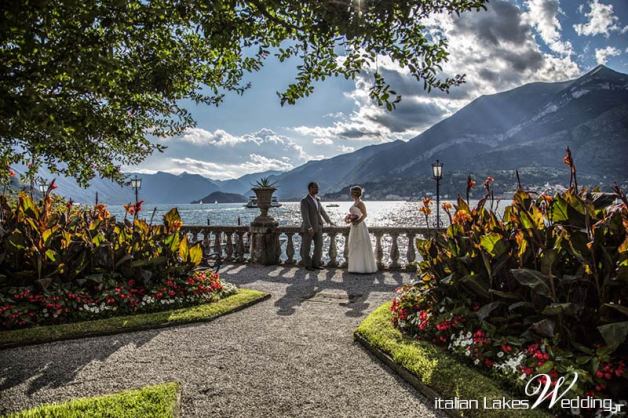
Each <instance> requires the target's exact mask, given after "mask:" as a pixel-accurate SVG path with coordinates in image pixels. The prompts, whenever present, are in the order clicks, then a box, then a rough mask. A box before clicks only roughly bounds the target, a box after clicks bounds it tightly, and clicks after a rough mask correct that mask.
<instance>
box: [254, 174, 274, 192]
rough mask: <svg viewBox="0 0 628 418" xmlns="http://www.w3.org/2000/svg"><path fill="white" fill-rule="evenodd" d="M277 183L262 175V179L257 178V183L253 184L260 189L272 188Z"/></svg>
mask: <svg viewBox="0 0 628 418" xmlns="http://www.w3.org/2000/svg"><path fill="white" fill-rule="evenodd" d="M275 184H277V183H274V182H271V181H270V177H262V178H261V179H259V180H257V181H256V182H255V184H253V187H257V188H260V189H270V188H272V187H274V186H275Z"/></svg>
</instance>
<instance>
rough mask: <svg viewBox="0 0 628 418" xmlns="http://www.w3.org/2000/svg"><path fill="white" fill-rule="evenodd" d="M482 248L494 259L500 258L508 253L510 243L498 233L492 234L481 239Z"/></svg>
mask: <svg viewBox="0 0 628 418" xmlns="http://www.w3.org/2000/svg"><path fill="white" fill-rule="evenodd" d="M480 246H481V247H482V248H484V249H485V250H486V252H487V253H489V254H490V255H492V256H493V257H499V256H500V255H502V254H504V253H505V252H506V251H508V242H507V241H506V240H505V239H504V237H503V236H502V235H500V234H498V233H496V232H491V233H490V234H486V235H484V236H482V238H480Z"/></svg>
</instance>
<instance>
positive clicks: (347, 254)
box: [340, 231, 349, 268]
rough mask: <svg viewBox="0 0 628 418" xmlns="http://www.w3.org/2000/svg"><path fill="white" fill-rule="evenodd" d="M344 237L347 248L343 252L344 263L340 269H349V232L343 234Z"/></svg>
mask: <svg viewBox="0 0 628 418" xmlns="http://www.w3.org/2000/svg"><path fill="white" fill-rule="evenodd" d="M342 235H343V236H344V237H345V248H344V251H343V256H344V258H345V259H344V261H343V262H342V265H341V266H340V267H342V268H347V267H349V231H346V232H343V233H342Z"/></svg>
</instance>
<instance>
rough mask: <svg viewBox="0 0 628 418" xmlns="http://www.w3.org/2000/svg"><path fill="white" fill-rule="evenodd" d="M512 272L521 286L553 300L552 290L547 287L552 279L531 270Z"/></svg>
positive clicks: (515, 270) (513, 270) (514, 270)
mask: <svg viewBox="0 0 628 418" xmlns="http://www.w3.org/2000/svg"><path fill="white" fill-rule="evenodd" d="M510 272H511V273H512V275H513V276H514V277H515V279H516V280H517V281H518V282H519V283H520V284H521V285H523V286H527V287H529V288H531V289H532V290H534V291H535V292H536V293H537V294H539V295H542V296H545V297H548V298H551V290H550V288H549V286H548V285H547V282H548V281H549V280H550V279H549V277H547V276H546V275H544V274H543V273H541V272H540V271H538V270H531V269H512V270H510Z"/></svg>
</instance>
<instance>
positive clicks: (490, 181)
mask: <svg viewBox="0 0 628 418" xmlns="http://www.w3.org/2000/svg"><path fill="white" fill-rule="evenodd" d="M494 181H495V179H494V178H493V177H491V176H488V177H487V178H486V180H484V188H485V189H486V190H488V189H489V188H490V187H491V185H492V184H493V182H494Z"/></svg>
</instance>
